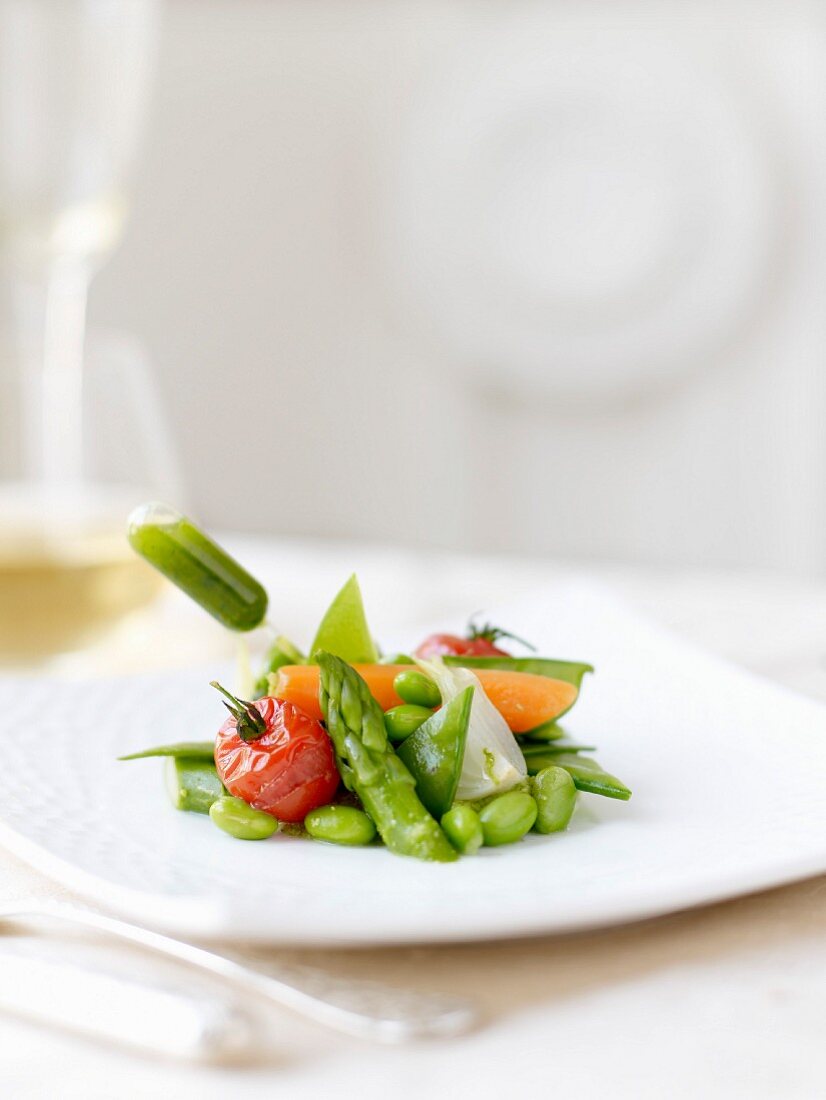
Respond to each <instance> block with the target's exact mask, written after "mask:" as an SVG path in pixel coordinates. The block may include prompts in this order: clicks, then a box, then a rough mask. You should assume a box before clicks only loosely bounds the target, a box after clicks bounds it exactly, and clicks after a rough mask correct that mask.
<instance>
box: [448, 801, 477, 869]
mask: <svg viewBox="0 0 826 1100" xmlns="http://www.w3.org/2000/svg"><path fill="white" fill-rule="evenodd" d="M441 824H442V828H443V829H444V831H445V835H446V836H447V839H448V840H449V841H450V843H451V844H452V845H453V847H454V848H455V849H456V851H457V852H461V853H462V855H463V856H472V855H473V853H474V852H478V851H479V849H480V848H481V847H482V843H483V841H484V839H485V838H484V835H483V833H482V822H481V821H480V820H479V815H478V814H477V813H476V811H475V810H474V809H473V807H472V806H465V805H462V804H461V803H459V804H458V805H456V806H451V808H450V809H449V810H448V811H447V813H446V814H444V816H443V817H442V822H441Z"/></svg>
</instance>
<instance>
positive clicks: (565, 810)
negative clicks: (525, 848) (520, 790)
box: [531, 767, 576, 833]
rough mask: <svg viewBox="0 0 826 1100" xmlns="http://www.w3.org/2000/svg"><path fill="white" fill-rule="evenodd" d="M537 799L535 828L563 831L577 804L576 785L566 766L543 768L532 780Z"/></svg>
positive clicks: (547, 831) (540, 831) (546, 830)
mask: <svg viewBox="0 0 826 1100" xmlns="http://www.w3.org/2000/svg"><path fill="white" fill-rule="evenodd" d="M531 786H532V788H533V796H534V798H535V799H536V805H537V815H536V822H535V824H534V829H536V831H537V832H538V833H561V832H562V831H563V830H565V829H567V827H568V822H569V821H570V820H571V816H572V814H573V812H574V807H575V806H576V785H575V784H574V781H573V779H571V776H570V775H569V774H568V772H566V771H565V769H564V768H556V767H550V768H543V769H542V771H541V772H539V774H538V775H535V776H534V777H533V779H532V780H531Z"/></svg>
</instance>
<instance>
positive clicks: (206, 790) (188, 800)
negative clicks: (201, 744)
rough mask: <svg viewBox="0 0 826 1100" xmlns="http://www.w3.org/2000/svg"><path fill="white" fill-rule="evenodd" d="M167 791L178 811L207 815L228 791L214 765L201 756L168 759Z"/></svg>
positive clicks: (171, 757)
mask: <svg viewBox="0 0 826 1100" xmlns="http://www.w3.org/2000/svg"><path fill="white" fill-rule="evenodd" d="M166 789H167V791H168V792H169V797H170V799H171V801H172V805H173V806H174V807H175V809H176V810H189V811H190V813H195V814H208V813H209V809H210V806H211V805H212V803H213V802H215V801H216V799H219V798H220V797H221V796H222V795H223V794H225V793H226V792H225V791H224V786H223V784H222V783H221V780H220V779H219V778H218V772H217V771H216V770H215V764H214V763H212V762H211V761H210V762H209V763H208V762H207V761H206V760H203V759H201V758H198V757H192V756H169V757H167V760H166Z"/></svg>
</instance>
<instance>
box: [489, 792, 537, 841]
mask: <svg viewBox="0 0 826 1100" xmlns="http://www.w3.org/2000/svg"><path fill="white" fill-rule="evenodd" d="M536 815H537V805H536V802H535V801H534V799H533V798H531V796H530V795H529V794H523V793H522V792H521V791H508V793H507V794H500V795H499V797H498V798H493V799H491V801H490V802H488V803H487V805H485V806H483V808H482V810H481V811H480V813H479V820H480V821H481V823H482V835H483V836H484V838H485V844H487V846H488V847H489V848H496V847H498V846H499V845H500V844H513V842H514V841H515V840H521V839H522V837H523V836H524V835H525V833H527V832H529V831H530V829H531V828H532V827H533V823H534V821H536Z"/></svg>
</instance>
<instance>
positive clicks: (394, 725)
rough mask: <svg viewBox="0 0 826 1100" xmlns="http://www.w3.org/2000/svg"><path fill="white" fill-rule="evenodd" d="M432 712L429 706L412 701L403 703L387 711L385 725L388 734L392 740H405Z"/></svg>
mask: <svg viewBox="0 0 826 1100" xmlns="http://www.w3.org/2000/svg"><path fill="white" fill-rule="evenodd" d="M432 713H433V711H432V710H430V708H429V707H416V706H413V705H412V704H411V703H403V704H402V705H401V706H400V707H393V708H392V709H391V710H388V711H385V712H384V725H385V729H386V730H387V736H388V737H389V738H390V740H391V741H404V739H405V737H409V736H410V734H411V733H415V732H416V730H417V729H418V728H419V726H420V725H422V723H423V722H426V721H427V720H428V718H429V717H430V716H431V714H432Z"/></svg>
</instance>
